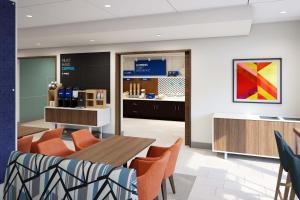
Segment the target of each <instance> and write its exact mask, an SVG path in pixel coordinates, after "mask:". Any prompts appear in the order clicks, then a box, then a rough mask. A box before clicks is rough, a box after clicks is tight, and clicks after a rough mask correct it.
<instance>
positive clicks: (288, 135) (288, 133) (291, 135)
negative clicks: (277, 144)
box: [281, 122, 300, 153]
mask: <svg viewBox="0 0 300 200" xmlns="http://www.w3.org/2000/svg"><path fill="white" fill-rule="evenodd" d="M294 128H300V123H292V122H291V123H290V122H285V123H284V132H283V133H281V134H283V137H284V139H285V141H286V142H287V143H288V144H289V145H290V147H291V148H292V149H293V151H294V152H295V153H300V152H296V141H299V139H298V138H297V137H296V134H295V132H294ZM298 143H299V142H298ZM298 151H299V150H298Z"/></svg>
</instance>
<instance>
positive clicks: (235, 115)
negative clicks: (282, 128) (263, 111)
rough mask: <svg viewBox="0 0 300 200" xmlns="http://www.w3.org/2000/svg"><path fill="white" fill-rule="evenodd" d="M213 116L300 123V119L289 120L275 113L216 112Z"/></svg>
mask: <svg viewBox="0 0 300 200" xmlns="http://www.w3.org/2000/svg"><path fill="white" fill-rule="evenodd" d="M263 117H278V119H267V118H263ZM213 118H225V119H243V120H259V121H273V122H291V123H300V121H298V120H287V119H284V117H282V116H274V115H252V114H233V113H214V114H213Z"/></svg>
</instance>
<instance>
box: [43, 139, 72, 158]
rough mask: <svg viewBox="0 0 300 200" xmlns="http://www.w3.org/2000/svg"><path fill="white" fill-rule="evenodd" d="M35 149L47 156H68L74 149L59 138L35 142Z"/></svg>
mask: <svg viewBox="0 0 300 200" xmlns="http://www.w3.org/2000/svg"><path fill="white" fill-rule="evenodd" d="M37 149H38V153H39V154H44V155H47V156H60V157H66V156H69V155H71V154H73V153H75V151H72V150H71V149H69V148H68V147H67V146H66V145H65V143H64V141H63V140H62V139H60V138H54V139H51V140H47V141H44V142H40V143H38V144H37Z"/></svg>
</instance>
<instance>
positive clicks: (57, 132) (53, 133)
mask: <svg viewBox="0 0 300 200" xmlns="http://www.w3.org/2000/svg"><path fill="white" fill-rule="evenodd" d="M63 132H64V129H63V128H57V129H53V130H49V131H46V132H45V133H44V134H43V135H42V137H41V138H40V139H39V140H37V141H35V142H32V144H31V150H30V152H31V153H38V150H37V145H38V144H39V143H41V142H44V141H47V140H50V139H53V138H60V137H61V135H62V133H63Z"/></svg>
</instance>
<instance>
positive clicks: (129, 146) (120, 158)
mask: <svg viewBox="0 0 300 200" xmlns="http://www.w3.org/2000/svg"><path fill="white" fill-rule="evenodd" d="M153 142H155V139H150V138H139V137H127V136H113V137H110V138H108V139H105V140H103V141H102V142H100V143H97V144H94V145H92V146H90V147H88V148H86V149H83V150H81V151H78V152H76V153H74V154H72V155H70V156H69V157H68V158H72V159H78V160H87V161H91V162H95V163H106V164H111V165H113V166H115V167H119V166H122V165H124V164H126V163H127V162H128V161H129V160H130V159H132V158H133V157H135V156H136V155H137V154H138V153H140V152H141V151H143V150H144V149H145V148H147V147H148V146H150V145H151V144H152V143H153Z"/></svg>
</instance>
